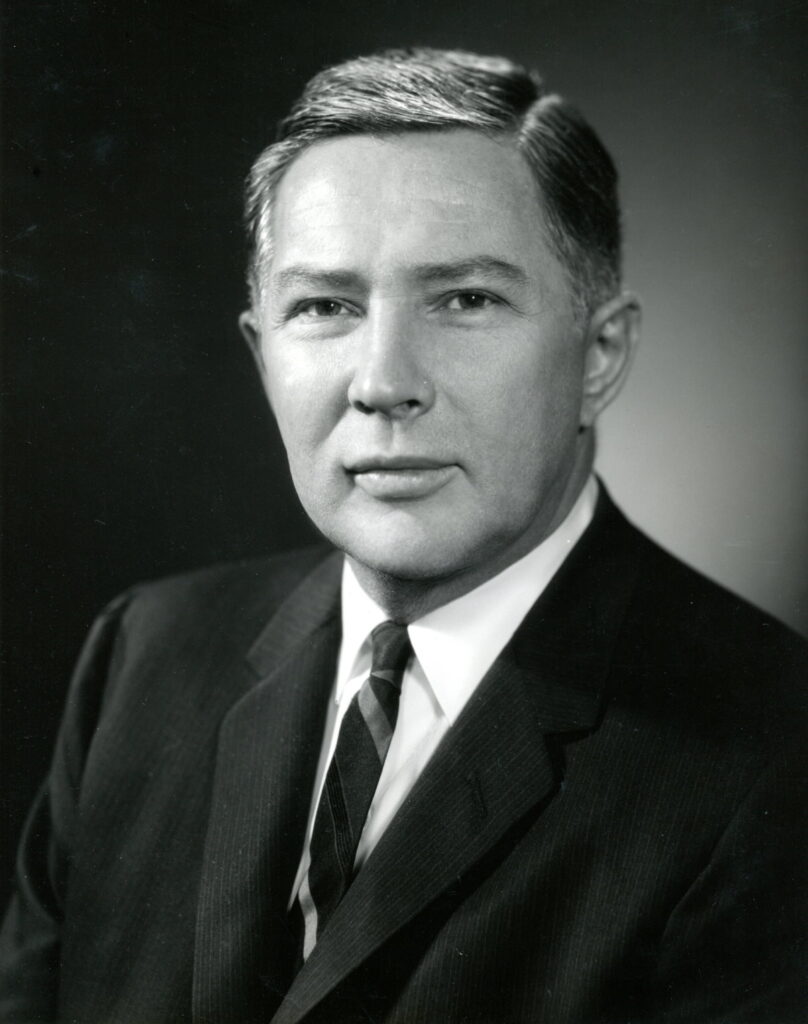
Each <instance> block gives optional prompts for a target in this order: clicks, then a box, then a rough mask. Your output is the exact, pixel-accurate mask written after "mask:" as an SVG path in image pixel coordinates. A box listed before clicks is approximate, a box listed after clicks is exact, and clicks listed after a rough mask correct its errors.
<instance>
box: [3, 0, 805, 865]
mask: <svg viewBox="0 0 808 1024" xmlns="http://www.w3.org/2000/svg"><path fill="white" fill-rule="evenodd" d="M805 12H806V5H805V4H803V3H790V2H786V0H738V2H723V3H718V2H709V0H700V2H697V3H695V2H690V0H671V2H655V0H624V2H615V3H610V2H609V0H590V2H576V0H558V2H551V0H547V2H534V3H512V4H501V3H493V2H486V3H483V2H480V0H465V2H463V3H459V2H458V3H445V2H444V3H434V2H433V3H422V2H408V3H401V2H396V0H377V2H376V3H372V4H370V3H368V4H359V3H352V4H342V3H321V2H319V0H318V2H308V3H307V2H302V3H297V4H292V3H270V2H266V0H264V2H258V0H196V2H194V3H188V4H182V3H177V2H176V0H175V2H169V0H164V2H162V3H157V2H149V0H143V2H138V0H129V2H126V3H119V4H117V5H115V4H111V3H93V2H80V0H73V2H70V3H63V2H40V3H33V2H32V3H30V4H22V3H17V4H14V5H12V4H11V3H10V2H9V3H7V4H6V7H5V12H4V31H3V37H2V45H3V54H2V58H3V63H2V84H3V162H2V182H3V192H4V217H3V258H2V303H3V304H2V328H3V449H2V471H3V591H2V598H3V611H2V659H3V736H4V740H3V744H2V758H3V764H2V782H3V805H2V808H0V829H2V832H3V835H4V844H3V849H2V860H1V861H0V884H5V883H6V880H7V878H8V877H9V873H10V863H11V861H10V857H11V854H10V850H11V847H12V844H13V842H14V840H15V838H16V834H17V832H18V829H19V825H20V822H21V818H22V815H23V814H24V808H25V806H26V805H27V804H28V802H29V801H30V799H31V797H32V795H33V792H34V789H35V787H36V785H37V783H38V781H39V779H40V777H41V776H42V775H43V773H44V771H45V770H46V766H47V761H48V757H49V751H50V748H51V744H52V742H53V736H54V733H55V729H56V725H57V722H58V716H59V713H60V708H61V704H62V701H63V699H64V692H65V687H66V684H67V679H68V675H69V672H70V668H71V665H72V663H73V661H74V659H75V656H76V653H77V651H78V647H79V645H80V643H81V640H82V638H83V636H84V634H85V633H86V630H87V628H88V627H89V624H90V622H91V619H92V617H93V616H94V614H95V612H96V611H97V610H98V609H99V608H100V607H101V606H102V605H103V604H104V603H105V602H106V601H107V600H108V599H109V598H111V597H112V596H113V595H114V594H116V593H117V592H118V591H120V590H121V589H123V588H125V587H126V586H128V585H129V584H131V583H133V582H135V581H137V580H142V579H145V578H149V577H153V576H159V575H164V574H167V573H172V572H177V571H180V570H183V569H186V568H190V567H194V566H197V565H200V564H204V563H207V562H211V561H215V560H220V559H230V558H237V557H241V556H246V555H251V554H257V553H261V552H267V551H275V550H280V549H283V548H286V547H290V546H293V545H297V544H299V543H301V542H304V541H306V540H307V539H308V538H309V537H310V536H311V535H312V534H311V532H310V528H309V527H308V526H307V524H306V523H305V521H304V518H303V516H302V513H301V512H300V511H299V510H298V508H297V504H296V502H295V500H294V498H293V495H292V491H291V488H290V484H289V482H288V480H287V476H286V469H285V459H284V457H283V454H282V452H281V450H280V445H279V442H278V440H277V436H276V434H275V432H274V428H273V426H272V424H271V423H270V419H269V415H268V413H267V411H266V410H265V407H264V401H263V398H262V395H261V392H260V389H259V386H258V383H257V380H256V379H254V375H253V370H252V365H251V362H250V359H249V357H248V355H247V352H246V350H245V349H244V347H243V345H242V343H241V341H240V338H239V336H238V332H237V329H236V323H235V321H236V315H237V313H238V312H239V311H240V310H241V308H242V307H243V305H244V298H245V289H244V285H243V272H242V265H243V245H242V237H241V229H240V190H241V181H242V179H243V177H244V175H245V174H246V172H247V169H248V167H249V164H250V162H251V160H252V158H253V157H254V156H255V155H256V153H257V152H258V150H259V149H261V148H262V147H263V146H264V145H265V144H266V143H267V142H268V141H270V139H271V136H272V132H273V125H274V122H275V121H276V119H277V118H278V117H279V116H281V115H282V114H283V113H284V112H285V110H286V108H287V107H288V105H289V103H290V102H291V100H292V99H293V98H294V97H295V96H296V95H297V93H298V92H299V90H300V88H301V86H302V84H303V83H304V81H305V80H306V79H307V78H308V77H309V76H310V75H311V74H312V73H313V72H314V71H316V70H317V69H318V68H320V67H321V66H323V65H324V64H327V63H331V62H333V61H336V60H341V59H344V58H346V57H349V56H353V55H356V54H359V53H362V52H366V51H369V50H372V49H376V48H378V47H380V46H387V45H404V44H417V43H420V44H428V45H435V46H462V47H466V48H469V49H476V50H480V51H483V52H495V53H496V52H501V53H505V54H507V55H509V56H512V57H514V58H516V59H518V60H521V61H523V62H526V63H528V64H533V65H535V66H537V67H539V68H540V69H541V70H542V73H543V74H544V75H545V77H546V78H547V80H548V81H549V83H550V84H551V85H552V87H554V88H557V89H558V90H559V91H561V92H563V93H565V94H566V95H568V96H569V97H571V98H572V99H573V100H575V101H576V102H578V103H579V104H580V105H581V106H582V108H583V109H584V110H585V111H586V113H587V114H588V116H589V117H590V119H591V120H592V121H593V123H594V124H595V125H596V126H597V127H598V129H599V131H600V132H601V134H602V136H603V137H604V139H605V141H606V143H607V145H608V146H609V147H610V149H611V150H612V152H613V154H614V155H615V157H616V160H617V162H618V165H619V166H620V168H621V171H622V176H623V195H624V204H625V207H626V215H627V224H628V251H629V259H628V275H627V276H628V280H629V282H630V283H631V284H632V285H634V286H635V287H636V288H637V289H638V290H639V291H640V293H641V294H642V296H643V297H644V298H645V301H646V306H647V308H648V317H647V321H646V340H645V348H644V351H643V352H642V354H641V356H640V358H639V360H638V364H637V366H636V368H635V374H634V378H633V380H632V382H631V384H630V386H629V388H628V389H627V393H626V394H625V395H624V396H623V397H622V398H621V400H620V402H619V403H618V406H617V408H616V409H615V410H614V411H613V412H610V414H609V416H607V419H606V422H605V424H604V430H603V445H602V451H601V454H600V466H601V469H602V471H603V472H604V474H605V476H606V478H607V479H608V480H609V481H610V484H611V486H612V489H613V491H614V492H615V493H616V495H617V497H618V499H620V500H621V502H622V503H623V504H624V506H625V507H626V508H627V509H628V511H629V512H630V513H631V514H632V515H633V517H634V518H635V519H636V520H637V521H639V522H640V523H641V524H642V525H643V526H645V527H646V528H647V529H649V531H650V532H651V533H653V534H654V535H655V536H657V537H658V538H660V539H661V540H662V541H663V542H664V543H666V544H667V545H668V546H669V547H671V548H673V549H674V550H675V551H677V552H678V553H680V554H682V555H683V556H685V557H686V558H688V560H690V561H692V562H694V563H695V564H697V565H699V566H700V567H701V568H703V569H704V570H705V571H707V572H708V573H709V574H710V575H713V576H715V577H717V578H719V579H721V580H722V581H724V582H726V583H727V584H728V585H730V586H732V587H733V588H734V589H736V590H739V591H740V592H742V593H744V594H746V595H747V596H749V597H750V598H752V599H753V600H755V601H756V602H757V603H759V604H762V605H763V606H764V607H766V608H768V609H769V610H771V611H772V612H774V613H775V614H777V615H779V616H780V617H782V618H785V619H786V621H788V622H790V623H791V624H792V625H793V626H795V627H796V628H798V629H801V630H803V631H805V632H808V598H807V596H806V595H807V590H808V588H807V584H808V573H806V561H808V558H807V557H806V556H808V527H807V526H806V523H808V467H807V466H806V463H808V460H806V457H805V456H806V450H805V444H804V441H805V435H806V425H807V422H808V417H807V416H806V411H805V394H806V388H807V387H808V354H807V350H808V346H806V344H805V324H806V312H808V310H807V309H806V305H807V303H806V291H805V288H804V281H805V270H806V266H805V263H806V260H805V240H806V204H805V202H804V182H805V180H806V178H808V156H806V141H808V140H807V139H806V132H805V128H804V124H805V113H806V81H805V70H804V68H805V53H806V48H805V43H806V37H807V36H808V33H807V32H806V13H805Z"/></svg>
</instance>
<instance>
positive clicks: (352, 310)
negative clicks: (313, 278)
mask: <svg viewBox="0 0 808 1024" xmlns="http://www.w3.org/2000/svg"><path fill="white" fill-rule="evenodd" d="M318 302H323V303H325V302H329V303H333V304H334V305H335V306H341V307H342V310H343V311H342V312H340V313H335V314H334V315H333V316H319V317H318V316H316V315H315V316H314V319H316V320H332V319H336V318H337V317H340V316H345V315H346V314H350V315H356V314H357V313H358V312H359V311H358V309H357V307H356V306H355V305H354V303H352V302H349V301H348V300H347V299H343V298H338V297H337V296H334V295H309V296H307V297H306V298H305V299H296V300H295V301H293V302H291V303H290V304H289V308H288V311H287V314H286V319H292V318H293V317H295V316H299V315H305V312H306V307H307V306H314V305H316V304H317V303H318Z"/></svg>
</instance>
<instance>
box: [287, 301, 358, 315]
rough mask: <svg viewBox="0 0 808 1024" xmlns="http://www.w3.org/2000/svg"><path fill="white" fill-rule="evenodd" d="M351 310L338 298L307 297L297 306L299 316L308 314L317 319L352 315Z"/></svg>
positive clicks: (296, 310)
mask: <svg viewBox="0 0 808 1024" xmlns="http://www.w3.org/2000/svg"><path fill="white" fill-rule="evenodd" d="M351 312H352V311H351V310H350V309H349V308H348V307H347V306H346V305H345V304H344V303H343V302H339V301H338V300H337V299H307V300H306V301H305V302H300V303H298V305H297V307H296V308H295V313H296V315H297V316H308V317H312V318H313V319H315V320H330V319H333V318H334V317H338V316H350V314H351Z"/></svg>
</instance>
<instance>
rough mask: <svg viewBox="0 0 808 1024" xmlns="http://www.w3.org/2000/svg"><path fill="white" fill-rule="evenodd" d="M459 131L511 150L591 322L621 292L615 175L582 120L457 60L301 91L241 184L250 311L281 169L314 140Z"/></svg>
mask: <svg viewBox="0 0 808 1024" xmlns="http://www.w3.org/2000/svg"><path fill="white" fill-rule="evenodd" d="M458 128H466V129H472V130H474V131H479V132H482V133H483V134H485V135H487V136H489V137H491V138H494V139H497V140H502V139H510V140H512V141H513V143H514V145H515V147H516V149H517V150H518V152H520V153H522V155H523V156H524V158H525V160H526V161H527V163H528V165H529V167H530V169H531V171H532V173H533V175H534V178H535V180H536V183H537V185H538V191H539V198H540V200H542V201H543V212H544V219H545V223H546V226H547V230H548V235H549V242H550V244H551V246H552V247H553V249H554V251H555V254H556V255H557V257H558V258H559V260H560V262H561V264H562V266H563V267H564V268H565V270H566V271H567V274H568V277H569V281H570V286H571V288H572V291H573V294H574V297H575V301H576V306H577V309H578V311H579V313H580V314H582V315H587V314H588V313H590V312H591V311H592V310H593V309H595V308H596V307H597V306H598V305H600V304H601V303H602V302H605V301H606V300H607V299H610V298H612V297H613V296H614V295H615V294H617V293H618V292H619V290H620V277H621V226H620V209H619V203H618V198H617V172H616V170H615V167H614V163H613V162H612V159H611V157H610V156H609V154H608V152H607V151H606V149H605V147H604V146H603V144H602V143H601V141H600V139H599V138H598V137H597V135H596V134H595V132H594V130H593V129H592V128H591V127H590V125H589V124H588V123H587V122H586V121H585V120H584V118H583V117H582V115H581V114H580V113H579V112H578V111H577V110H576V109H575V108H574V107H573V106H571V104H569V103H568V102H567V101H566V100H564V99H562V98H561V97H560V96H557V95H554V94H550V93H547V92H546V91H545V90H544V87H543V84H542V81H541V78H540V77H539V75H538V74H537V73H536V72H531V71H527V70H526V69H525V68H523V67H520V66H519V65H517V64H514V63H512V62H511V61H509V60H507V59H505V58H501V57H481V56H478V55H476V54H472V53H465V52H463V51H460V50H433V49H426V48H417V49H406V50H386V51H383V52H381V53H378V54H374V55H372V56H368V57H359V58H357V59H355V60H349V61H346V62H344V63H342V64H336V65H334V66H333V67H329V68H326V69H325V70H324V71H321V72H320V73H319V74H317V75H315V76H314V78H312V79H311V81H310V82H309V83H308V85H307V86H306V88H305V90H304V91H303V94H302V96H301V97H300V99H299V100H298V101H297V102H296V103H295V104H294V106H293V107H292V110H291V112H290V114H289V116H288V117H286V118H285V119H284V120H283V121H281V122H280V124H279V126H278V133H277V141H276V142H274V143H273V144H272V145H270V146H268V147H267V148H266V149H265V150H264V151H263V152H262V153H261V154H260V156H259V157H258V158H257V159H256V161H255V163H254V164H253V166H252V169H251V170H250V174H249V176H248V178H247V185H246V204H245V219H246V226H247V233H248V241H249V246H250V252H249V274H248V280H249V285H250V291H251V295H252V299H253V304H254V305H255V304H256V303H257V301H258V299H259V297H260V282H261V278H262V275H263V272H264V271H265V269H266V267H267V265H268V261H269V259H270V256H271V248H272V246H271V234H270V215H271V209H272V202H273V198H274V195H275V191H276V189H277V186H278V184H279V182H280V180H281V177H282V176H283V173H284V171H285V170H286V168H287V167H288V166H289V164H290V163H291V162H292V161H293V160H294V159H295V157H296V156H298V155H299V154H300V153H301V152H302V151H303V150H304V149H306V148H308V147H309V146H311V145H312V144H313V143H315V142H318V141H319V140H321V139H329V138H334V137H336V136H343V135H393V134H401V133H404V132H419V131H449V130H451V129H458Z"/></svg>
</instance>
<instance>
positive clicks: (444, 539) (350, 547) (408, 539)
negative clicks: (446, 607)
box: [323, 524, 475, 580]
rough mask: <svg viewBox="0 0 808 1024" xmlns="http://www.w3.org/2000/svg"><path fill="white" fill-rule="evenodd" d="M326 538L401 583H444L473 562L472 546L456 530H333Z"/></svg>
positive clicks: (360, 560) (381, 526) (391, 528)
mask: <svg viewBox="0 0 808 1024" xmlns="http://www.w3.org/2000/svg"><path fill="white" fill-rule="evenodd" d="M323 532H324V533H325V532H326V531H323ZM326 536H327V537H328V539H329V540H330V541H331V542H332V543H333V544H334V545H335V546H336V547H338V548H341V550H343V551H344V552H345V553H346V554H347V555H350V557H351V558H353V559H354V560H355V561H356V562H359V563H360V564H362V565H364V566H366V567H367V568H368V569H370V570H372V571H373V572H376V573H380V574H383V575H385V576H391V577H394V578H396V579H401V580H434V579H443V578H446V577H447V576H453V575H455V574H456V573H458V572H462V571H463V570H464V569H466V568H468V567H469V565H470V564H473V563H474V561H475V558H474V555H473V551H471V550H470V548H473V545H470V544H469V541H468V538H464V537H463V536H462V531H458V530H454V531H451V532H450V531H427V530H425V529H423V528H417V529H412V528H409V529H402V528H400V527H398V528H396V527H391V525H390V524H387V525H384V524H382V525H380V526H378V527H377V528H375V529H373V528H366V529H361V530H360V529H357V530H346V531H340V530H333V531H329V532H328V533H326Z"/></svg>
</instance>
